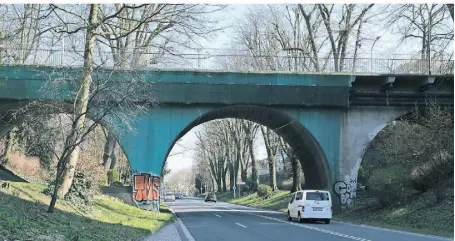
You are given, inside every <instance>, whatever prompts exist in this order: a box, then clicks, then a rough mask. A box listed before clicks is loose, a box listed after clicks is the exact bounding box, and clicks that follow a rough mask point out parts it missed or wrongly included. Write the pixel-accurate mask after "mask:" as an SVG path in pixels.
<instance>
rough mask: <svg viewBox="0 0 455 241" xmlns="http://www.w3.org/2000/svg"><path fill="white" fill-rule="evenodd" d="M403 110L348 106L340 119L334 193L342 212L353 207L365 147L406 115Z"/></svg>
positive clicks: (404, 109) (403, 108)
mask: <svg viewBox="0 0 455 241" xmlns="http://www.w3.org/2000/svg"><path fill="white" fill-rule="evenodd" d="M409 111H410V110H409V108H406V107H389V106H386V107H370V106H358V107H349V109H348V110H347V111H345V112H344V113H343V115H342V118H341V135H340V158H339V160H340V165H339V174H340V175H339V180H335V183H334V184H333V192H334V193H335V195H336V196H337V197H338V198H339V199H338V200H339V204H340V207H341V209H345V208H349V207H352V206H354V205H355V198H356V189H357V174H358V171H359V168H360V164H361V162H362V159H363V156H364V153H365V150H366V148H367V146H368V144H369V143H370V142H371V141H372V140H373V139H374V137H375V136H376V135H377V134H378V133H379V131H381V130H382V129H383V128H384V127H385V126H386V125H387V123H389V122H390V121H393V120H395V119H397V118H399V117H400V116H403V115H405V114H406V113H407V112H409Z"/></svg>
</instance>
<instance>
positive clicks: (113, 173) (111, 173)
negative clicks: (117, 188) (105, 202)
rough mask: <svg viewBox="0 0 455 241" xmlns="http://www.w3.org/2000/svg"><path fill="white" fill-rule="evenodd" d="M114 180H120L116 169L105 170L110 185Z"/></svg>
mask: <svg viewBox="0 0 455 241" xmlns="http://www.w3.org/2000/svg"><path fill="white" fill-rule="evenodd" d="M114 182H120V175H119V173H118V171H117V170H116V169H109V171H107V183H108V184H109V185H112V184H113V183H114Z"/></svg>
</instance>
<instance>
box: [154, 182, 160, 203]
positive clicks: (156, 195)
mask: <svg viewBox="0 0 455 241" xmlns="http://www.w3.org/2000/svg"><path fill="white" fill-rule="evenodd" d="M153 200H160V178H159V177H154V178H153Z"/></svg>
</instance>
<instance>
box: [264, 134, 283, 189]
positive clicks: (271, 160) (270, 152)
mask: <svg viewBox="0 0 455 241" xmlns="http://www.w3.org/2000/svg"><path fill="white" fill-rule="evenodd" d="M261 133H262V137H263V138H264V143H265V149H266V151H267V159H268V166H269V175H270V187H272V190H273V191H276V190H278V187H277V183H276V154H277V148H278V138H279V137H278V135H276V134H275V133H274V132H273V131H272V130H271V129H269V128H267V127H265V126H261Z"/></svg>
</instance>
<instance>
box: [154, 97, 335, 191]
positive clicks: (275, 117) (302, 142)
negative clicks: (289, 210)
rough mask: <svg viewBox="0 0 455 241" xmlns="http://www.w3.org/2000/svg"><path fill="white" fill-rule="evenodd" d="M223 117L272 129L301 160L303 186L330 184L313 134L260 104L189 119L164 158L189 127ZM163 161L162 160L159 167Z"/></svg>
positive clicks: (229, 108)
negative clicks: (303, 174) (189, 121)
mask: <svg viewBox="0 0 455 241" xmlns="http://www.w3.org/2000/svg"><path fill="white" fill-rule="evenodd" d="M224 118H238V119H245V120H249V121H252V122H256V123H258V124H261V125H264V126H267V127H268V128H270V129H272V130H274V131H275V132H276V133H277V134H278V135H280V136H281V137H283V139H284V140H285V141H286V142H287V143H288V144H289V145H290V146H291V147H292V148H293V150H294V152H295V153H296V155H297V157H298V158H299V160H300V161H301V163H302V169H303V172H304V173H305V187H306V188H314V189H327V188H328V187H329V186H330V185H331V180H332V178H331V175H330V170H329V166H328V162H327V159H326V156H325V154H324V152H323V150H322V148H321V147H320V145H319V143H318V142H317V140H316V139H315V138H314V137H313V135H312V134H311V133H310V132H309V131H308V130H307V129H306V128H305V127H303V126H302V124H301V123H299V121H297V120H295V119H293V118H291V117H290V116H288V115H287V114H285V113H283V112H281V111H279V110H276V109H272V108H268V107H263V106H251V105H234V106H227V107H222V108H217V109H215V110H212V111H209V112H208V113H206V114H204V115H202V116H200V117H199V118H197V119H196V120H194V121H192V122H191V123H190V124H189V125H188V126H186V127H185V128H184V129H183V130H182V131H181V132H180V133H179V135H178V136H177V137H176V138H175V139H174V141H173V143H172V145H171V146H170V148H169V149H168V151H167V154H166V157H165V158H167V156H168V155H169V153H170V151H171V150H172V147H173V146H174V144H175V143H176V142H177V140H179V139H180V138H181V137H183V136H184V135H185V134H186V133H187V132H189V131H190V130H191V129H192V128H194V127H196V126H198V125H200V124H203V123H205V122H208V121H211V120H216V119H224ZM164 163H165V160H164V161H163V166H164Z"/></svg>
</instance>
